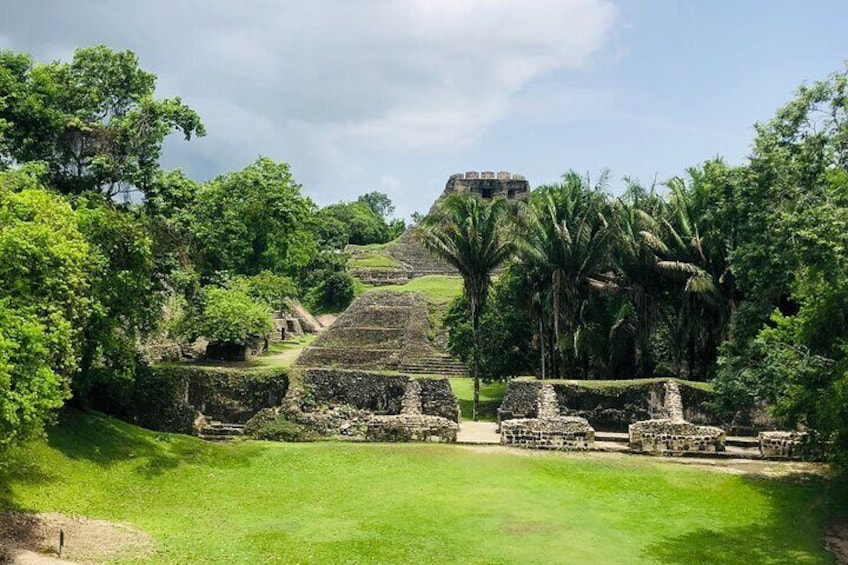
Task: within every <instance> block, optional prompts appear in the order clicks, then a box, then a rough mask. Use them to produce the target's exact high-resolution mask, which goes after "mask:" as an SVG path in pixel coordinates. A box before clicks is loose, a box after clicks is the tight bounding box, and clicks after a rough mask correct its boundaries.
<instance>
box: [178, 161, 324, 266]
mask: <svg viewBox="0 0 848 565" xmlns="http://www.w3.org/2000/svg"><path fill="white" fill-rule="evenodd" d="M312 214H313V208H312V202H311V201H310V200H309V199H307V198H305V197H304V196H302V195H301V193H300V186H299V185H297V184H295V182H294V180H293V179H292V175H291V171H290V170H289V166H288V164H286V163H275V162H274V161H272V160H271V159H268V158H265V157H262V158H259V159H258V160H256V161H255V162H254V163H252V164H251V165H248V166H247V167H245V168H244V169H243V170H241V171H238V172H235V173H228V174H225V175H222V176H220V177H218V178H216V179H214V180H212V181H211V182H209V183H206V184H205V185H203V186H202V187H201V188H200V190H198V192H197V197H196V203H195V207H194V211H193V218H194V220H193V222H192V232H193V235H194V237H195V238H196V240H197V245H198V247H199V249H198V251H199V253H198V266H199V267H200V270H201V272H202V273H203V274H204V275H206V276H207V277H208V276H211V275H212V274H214V273H215V272H217V271H229V272H230V273H232V274H241V275H255V274H257V273H259V272H260V271H263V270H268V271H271V272H273V273H275V274H294V273H296V272H298V270H300V269H302V268H303V267H305V266H306V265H308V264H309V262H310V261H311V260H312V258H313V257H314V255H315V254H316V252H317V245H316V242H315V238H314V237H313V234H312V232H311V231H310V225H311V222H312Z"/></svg>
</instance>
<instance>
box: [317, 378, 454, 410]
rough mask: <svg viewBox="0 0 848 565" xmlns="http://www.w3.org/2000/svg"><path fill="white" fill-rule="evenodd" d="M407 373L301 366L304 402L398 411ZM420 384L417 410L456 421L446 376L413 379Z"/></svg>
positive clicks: (451, 394) (407, 379)
mask: <svg viewBox="0 0 848 565" xmlns="http://www.w3.org/2000/svg"><path fill="white" fill-rule="evenodd" d="M410 379H412V377H410V376H409V375H403V374H385V373H377V372H370V371H346V370H342V369H304V370H303V388H304V393H305V396H306V402H307V403H312V404H317V405H328V406H335V405H342V404H344V405H349V406H353V407H354V408H357V409H360V410H368V411H370V412H373V413H374V414H378V415H380V414H399V413H400V409H401V399H402V398H403V394H404V391H405V390H406V385H407V382H408V381H409V380H410ZM417 381H418V384H419V385H420V387H421V411H422V413H423V414H425V415H431V416H440V417H442V418H446V419H448V420H450V421H452V422H458V421H459V406H458V404H457V400H456V396H455V395H454V394H453V390H452V389H451V387H450V382H449V381H448V380H447V379H432V378H422V379H417Z"/></svg>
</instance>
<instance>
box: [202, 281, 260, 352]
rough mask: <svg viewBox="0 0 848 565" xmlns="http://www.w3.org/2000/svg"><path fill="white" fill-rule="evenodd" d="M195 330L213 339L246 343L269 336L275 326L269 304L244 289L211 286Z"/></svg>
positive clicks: (206, 293) (230, 342)
mask: <svg viewBox="0 0 848 565" xmlns="http://www.w3.org/2000/svg"><path fill="white" fill-rule="evenodd" d="M193 330H194V332H195V334H196V335H202V336H204V337H206V338H207V339H208V340H209V341H211V342H217V343H226V344H236V345H243V344H245V343H247V342H248V341H250V340H251V339H264V338H265V337H267V336H268V334H270V333H271V332H272V331H273V330H274V321H273V319H272V318H271V312H270V310H269V309H268V307H267V306H265V305H263V304H260V303H258V302H256V301H255V300H253V299H252V298H251V297H250V296H249V295H248V294H247V293H246V292H244V291H243V290H241V289H238V288H217V287H207V288H206V290H205V292H204V305H203V310H202V312H201V314H200V316H199V319H198V320H197V321H196V323H195V324H193Z"/></svg>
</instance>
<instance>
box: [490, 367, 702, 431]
mask: <svg viewBox="0 0 848 565" xmlns="http://www.w3.org/2000/svg"><path fill="white" fill-rule="evenodd" d="M544 382H546V383H549V384H551V385H552V386H553V389H554V391H555V392H556V396H557V401H558V402H559V411H560V413H561V414H563V415H566V416H577V417H581V418H586V419H587V420H589V422H590V423H591V424H592V426H593V427H594V428H595V429H599V430H604V431H626V430H627V426H628V425H629V424H631V423H633V422H638V421H640V420H648V419H652V418H665V417H668V416H669V415H670V414H669V411H668V409H667V408H666V406H665V396H666V388H665V380H661V379H650V380H645V381H643V382H633V381H627V382H624V383H616V382H615V381H608V382H598V381H594V382H580V381H553V380H551V381H544ZM542 383H543V381H540V380H537V379H534V378H532V377H521V378H518V379H513V380H512V381H510V383H509V385H508V387H507V393H506V396H505V397H504V401H503V403H502V404H501V407H500V408H499V410H498V417H499V420H501V421H504V420H509V419H512V418H536V417H538V413H537V408H536V402H537V398H538V391H539V389H540V387H541V386H542ZM687 388H689V387H687V386H685V385H684V386H681V387H680V389H681V394H682V393H683V391H685V389H687Z"/></svg>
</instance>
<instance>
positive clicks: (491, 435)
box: [456, 422, 501, 445]
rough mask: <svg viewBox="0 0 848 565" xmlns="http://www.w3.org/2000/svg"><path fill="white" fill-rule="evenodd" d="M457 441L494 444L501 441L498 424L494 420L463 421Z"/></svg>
mask: <svg viewBox="0 0 848 565" xmlns="http://www.w3.org/2000/svg"><path fill="white" fill-rule="evenodd" d="M456 442H457V443H465V444H473V445H492V444H495V445H496V444H499V443H500V442H501V436H500V435H499V434H498V425H497V424H496V423H494V422H461V423H460V424H459V433H458V434H456Z"/></svg>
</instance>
